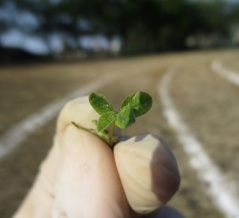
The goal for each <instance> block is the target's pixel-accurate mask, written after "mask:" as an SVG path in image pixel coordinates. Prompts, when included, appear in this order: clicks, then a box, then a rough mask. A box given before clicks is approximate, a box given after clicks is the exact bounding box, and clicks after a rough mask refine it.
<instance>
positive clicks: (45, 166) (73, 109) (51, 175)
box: [14, 97, 98, 218]
mask: <svg viewBox="0 0 239 218" xmlns="http://www.w3.org/2000/svg"><path fill="white" fill-rule="evenodd" d="M97 117H98V115H97V113H96V112H95V111H94V110H93V109H92V107H91V106H90V104H89V101H88V97H80V98H77V99H74V100H72V101H70V102H68V103H67V104H66V105H65V106H64V108H63V109H62V111H61V112H60V115H59V116H58V121H57V134H56V136H55V138H54V144H53V147H52V149H51V150H50V152H49V154H48V156H47V158H46V159H45V161H44V162H43V163H42V164H41V167H40V171H39V174H38V176H37V179H36V181H35V182H34V185H33V187H32V188H31V189H30V190H29V193H28V195H27V196H26V197H25V199H24V201H23V202H22V204H21V206H20V207H19V209H18V210H17V212H16V213H15V216H14V217H16V218H21V217H24V218H28V217H29V218H30V217H31V218H32V217H50V216H51V207H52V201H53V197H54V191H55V190H54V186H55V178H56V172H57V169H58V163H59V157H60V155H61V146H60V145H61V141H62V138H63V135H64V131H65V129H66V128H67V126H69V125H71V121H74V122H76V123H78V124H80V125H82V126H84V127H86V128H94V124H93V122H91V120H92V119H97Z"/></svg>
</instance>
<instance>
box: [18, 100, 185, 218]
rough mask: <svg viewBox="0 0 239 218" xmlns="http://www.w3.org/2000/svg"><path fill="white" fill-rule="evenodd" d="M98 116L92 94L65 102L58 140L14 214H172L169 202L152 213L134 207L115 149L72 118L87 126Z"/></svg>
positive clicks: (102, 217) (36, 217) (71, 217)
mask: <svg viewBox="0 0 239 218" xmlns="http://www.w3.org/2000/svg"><path fill="white" fill-rule="evenodd" d="M97 118H98V114H97V113H96V112H95V111H94V110H93V109H92V108H91V106H90V105H89V103H88V98H87V97H82V98H79V99H75V100H73V101H71V102H69V103H68V104H67V105H66V106H65V107H64V108H63V110H62V111H61V113H60V115H59V118H58V122H57V131H56V135H55V137H54V142H53V146H52V148H51V150H50V151H49V153H48V155H47V157H46V159H45V160H44V161H43V163H42V164H41V166H40V170H39V173H38V176H37V178H36V180H35V183H34V184H33V186H32V188H31V189H30V190H29V193H28V195H27V196H26V198H25V200H24V201H23V202H22V205H21V206H20V207H19V209H18V211H16V213H15V215H14V218H42V217H44V218H56V217H57V218H95V217H98V218H128V217H129V218H130V217H131V218H136V217H151V218H154V217H158V218H160V217H161V218H162V217H164V218H166V217H167V214H169V215H170V213H171V212H172V210H171V209H170V208H169V209H167V208H166V209H165V210H166V213H165V212H164V214H163V215H160V213H161V212H160V211H156V212H154V213H153V214H150V215H147V216H146V215H145V216H141V215H138V214H135V213H133V212H132V210H131V209H130V207H129V205H128V202H127V200H126V197H125V194H124V190H123V187H122V184H121V181H120V178H119V175H118V171H117V168H116V165H115V160H114V155H113V152H112V150H111V149H110V148H109V147H108V145H107V144H105V142H103V141H102V140H101V139H100V138H98V137H97V136H95V135H93V134H91V133H88V132H86V131H84V130H80V129H77V128H76V127H75V126H73V125H72V124H71V121H74V122H76V123H77V124H79V125H81V126H84V127H85V128H94V127H95V126H94V124H93V123H92V122H91V120H94V119H97ZM167 210H168V211H169V212H167ZM161 211H162V210H161ZM170 211H171V212H170ZM161 214H162V213H161ZM165 214H166V215H165ZM174 215H175V216H172V213H171V215H170V217H175V218H176V217H178V218H179V217H180V216H177V215H179V214H178V213H177V212H175V213H174ZM180 218H181V217H180Z"/></svg>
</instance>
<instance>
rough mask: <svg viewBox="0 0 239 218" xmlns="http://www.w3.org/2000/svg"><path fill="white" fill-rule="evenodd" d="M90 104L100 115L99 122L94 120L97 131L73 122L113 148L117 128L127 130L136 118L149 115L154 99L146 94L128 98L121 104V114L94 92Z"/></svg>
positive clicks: (116, 139) (91, 94) (137, 93)
mask: <svg viewBox="0 0 239 218" xmlns="http://www.w3.org/2000/svg"><path fill="white" fill-rule="evenodd" d="M89 102H90V104H91V106H92V107H93V108H94V110H95V111H96V112H97V113H98V114H99V115H100V117H99V119H98V120H93V122H94V123H95V124H96V130H92V129H91V130H89V129H85V128H83V127H80V126H79V125H77V124H76V123H74V122H72V123H73V124H74V125H75V126H77V127H78V128H81V129H84V130H87V131H89V132H91V133H94V134H95V135H98V136H99V137H101V138H102V139H103V140H104V141H106V142H107V143H108V145H109V146H111V147H113V146H114V145H115V144H116V143H117V141H118V138H117V137H116V136H115V135H114V129H115V126H117V127H119V128H120V129H125V128H127V127H129V126H130V125H132V124H133V123H134V122H135V120H136V117H139V116H141V115H143V114H145V113H147V112H148V111H149V110H150V108H151V107H152V103H153V100H152V97H151V96H150V95H149V94H147V93H145V92H136V93H134V94H131V95H129V96H127V97H126V98H125V99H124V101H123V102H122V104H121V107H120V109H119V112H117V111H116V110H115V109H114V107H113V106H112V104H111V103H110V102H109V101H108V100H107V99H106V97H104V96H103V95H101V94H99V93H96V92H92V93H90V95H89Z"/></svg>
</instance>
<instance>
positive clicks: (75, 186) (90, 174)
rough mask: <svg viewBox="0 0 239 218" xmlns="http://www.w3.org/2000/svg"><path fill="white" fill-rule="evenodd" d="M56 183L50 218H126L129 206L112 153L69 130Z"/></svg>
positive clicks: (94, 139) (90, 137) (86, 135)
mask: <svg viewBox="0 0 239 218" xmlns="http://www.w3.org/2000/svg"><path fill="white" fill-rule="evenodd" d="M62 145H63V146H62V157H61V160H60V166H59V171H58V175H57V180H56V193H55V194H56V195H55V201H54V210H53V211H54V212H53V217H61V216H62V217H67V218H77V217H87V218H95V217H99V218H101V217H102V218H112V217H114V218H121V217H122V218H123V217H124V218H125V217H128V205H127V201H126V198H125V195H124V191H123V188H122V186H121V183H120V180H119V177H118V173H117V170H116V167H115V163H114V157H113V154H112V151H111V149H110V148H109V147H108V145H106V144H105V143H104V142H103V141H102V140H101V139H99V138H98V137H96V136H95V135H92V134H90V133H88V132H86V131H83V130H79V129H77V128H75V127H74V126H68V127H67V128H66V131H65V135H64V141H63V144H62Z"/></svg>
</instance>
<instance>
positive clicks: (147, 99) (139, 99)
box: [121, 92, 153, 117]
mask: <svg viewBox="0 0 239 218" xmlns="http://www.w3.org/2000/svg"><path fill="white" fill-rule="evenodd" d="M152 103H153V100H152V97H151V96H150V95H149V94H147V93H145V92H136V93H135V94H132V95H129V96H128V97H127V98H126V99H125V100H124V101H123V103H122V105H121V108H124V107H125V106H126V105H129V106H130V107H131V108H132V109H133V111H134V115H135V117H139V116H141V115H143V114H145V113H147V112H148V111H149V110H150V108H151V107H152Z"/></svg>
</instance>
